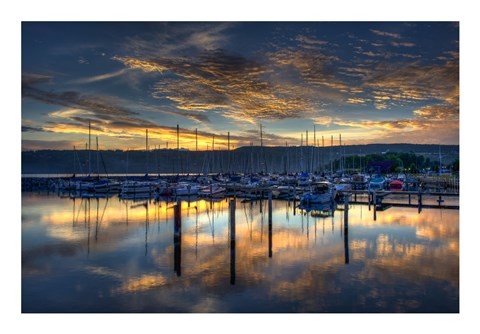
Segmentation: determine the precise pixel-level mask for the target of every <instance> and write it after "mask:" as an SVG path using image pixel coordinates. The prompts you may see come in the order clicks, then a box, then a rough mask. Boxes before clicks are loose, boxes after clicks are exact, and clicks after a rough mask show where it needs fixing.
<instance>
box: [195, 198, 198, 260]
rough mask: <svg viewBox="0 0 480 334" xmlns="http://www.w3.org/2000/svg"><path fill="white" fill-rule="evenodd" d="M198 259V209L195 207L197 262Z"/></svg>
mask: <svg viewBox="0 0 480 334" xmlns="http://www.w3.org/2000/svg"><path fill="white" fill-rule="evenodd" d="M197 258H198V208H197V206H195V260H196V259H197Z"/></svg>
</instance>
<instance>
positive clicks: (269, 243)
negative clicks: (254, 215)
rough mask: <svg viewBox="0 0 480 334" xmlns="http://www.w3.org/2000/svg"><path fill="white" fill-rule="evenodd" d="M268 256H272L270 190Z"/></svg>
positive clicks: (269, 196) (269, 195)
mask: <svg viewBox="0 0 480 334" xmlns="http://www.w3.org/2000/svg"><path fill="white" fill-rule="evenodd" d="M268 257H272V192H271V191H269V192H268Z"/></svg>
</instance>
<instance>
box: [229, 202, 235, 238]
mask: <svg viewBox="0 0 480 334" xmlns="http://www.w3.org/2000/svg"><path fill="white" fill-rule="evenodd" d="M229 207H230V240H233V241H235V209H236V201H235V200H234V199H231V200H230V203H229Z"/></svg>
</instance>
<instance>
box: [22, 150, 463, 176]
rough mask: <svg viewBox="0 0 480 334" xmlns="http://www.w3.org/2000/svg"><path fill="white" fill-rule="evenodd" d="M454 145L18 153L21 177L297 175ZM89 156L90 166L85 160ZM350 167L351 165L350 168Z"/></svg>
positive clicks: (446, 156) (445, 153)
mask: <svg viewBox="0 0 480 334" xmlns="http://www.w3.org/2000/svg"><path fill="white" fill-rule="evenodd" d="M459 151H460V149H459V146H458V145H423V144H422V145H419V144H369V145H346V146H342V147H340V146H333V147H330V146H326V147H312V146H302V147H299V146H293V147H263V148H262V147H259V146H248V147H240V148H237V149H235V150H231V151H226V150H222V151H220V150H219V151H215V152H212V151H198V152H195V151H187V150H180V151H177V150H174V149H170V150H167V149H161V150H151V151H149V152H146V151H141V150H138V151H122V150H107V151H100V152H98V153H97V152H96V151H93V150H92V151H91V152H90V154H89V153H88V151H87V150H77V151H73V150H63V151H56V150H40V151H23V152H22V174H72V173H77V174H80V173H87V172H88V171H89V170H90V172H91V173H92V174H97V172H100V173H101V174H105V172H106V173H108V174H125V173H129V174H131V173H136V174H137V173H141V174H144V173H149V174H157V173H207V172H208V173H217V172H239V173H244V172H261V171H266V172H284V171H289V172H298V171H301V170H307V169H308V170H321V166H322V165H323V166H327V165H328V164H330V161H331V160H338V159H339V158H340V157H342V154H343V156H351V155H360V156H364V155H366V154H374V153H378V154H382V153H385V152H398V153H403V152H406V153H409V152H410V153H415V154H416V155H423V156H424V157H425V158H429V159H430V160H431V161H438V160H439V157H440V154H439V153H441V159H442V162H443V163H444V164H449V163H450V162H452V161H454V160H456V159H458V158H459ZM89 155H90V162H89V161H88V157H89ZM354 167H355V166H354Z"/></svg>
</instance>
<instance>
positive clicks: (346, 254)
mask: <svg viewBox="0 0 480 334" xmlns="http://www.w3.org/2000/svg"><path fill="white" fill-rule="evenodd" d="M57 181H58V180H57ZM162 181H163V183H162V182H159V183H157V184H163V189H165V187H166V189H168V188H169V186H168V184H169V183H168V182H167V179H163V180H162ZM129 182H131V181H129ZM184 182H185V181H184ZM165 184H167V186H165ZM227 184H228V183H227ZM189 185H190V184H188V183H183V185H182V187H183V188H186V189H188V188H190V189H192V187H191V185H190V187H189ZM172 186H173V184H172ZM174 186H177V183H175V184H174ZM277 187H278V185H277ZM210 188H213V186H209V185H206V186H204V188H202V189H203V190H207V193H206V196H205V194H204V195H200V194H199V193H195V194H194V193H193V192H192V194H190V195H188V194H187V195H179V196H175V194H174V192H170V195H165V194H163V195H160V194H159V193H157V192H155V191H153V192H151V191H150V190H149V189H150V188H148V189H144V191H143V192H140V193H135V194H129V195H128V196H126V195H124V194H123V193H122V192H121V191H119V190H116V191H114V192H112V193H98V194H97V193H94V192H78V191H70V192H68V191H67V192H65V191H59V189H58V188H57V189H56V190H55V188H54V190H53V191H51V192H48V191H46V190H45V189H44V190H37V191H23V192H22V312H26V313H30V312H34V313H35V312H75V313H78V312H80V313H82V312H159V313H162V312H240V313H243V312H260V313H262V312H307V313H309V312H315V313H317V312H322V313H330V312H347V313H348V312H380V313H382V312H387V313H388V312H458V309H459V290H458V284H459V275H458V273H459V261H458V252H459V248H458V247H459V234H458V229H459V220H458V219H459V215H458V207H459V204H458V193H456V194H454V193H441V196H442V199H443V200H444V202H438V203H437V199H438V195H439V194H438V193H433V192H429V193H421V194H422V196H421V197H422V200H421V202H422V204H421V205H422V207H421V209H420V207H419V204H418V198H419V197H418V194H419V193H418V191H417V192H407V191H405V192H398V191H383V192H378V193H377V192H373V194H370V196H369V191H368V190H363V191H360V190H349V191H344V192H342V194H341V195H342V196H341V197H339V196H337V200H338V201H337V200H335V199H333V201H332V202H329V203H302V202H301V201H300V197H299V196H298V195H296V196H293V197H292V198H283V199H277V198H273V195H272V194H273V193H274V191H273V190H274V188H269V187H264V188H260V187H257V188H252V187H251V186H250V187H249V186H247V185H245V186H238V188H237V187H235V189H236V190H235V191H234V192H233V193H229V192H230V190H227V189H229V187H228V186H225V185H224V189H225V192H223V193H222V195H221V196H220V197H219V196H218V194H217V195H215V196H209V194H208V190H209V189H210ZM307 188H308V187H307ZM307 188H305V189H307ZM158 189H160V188H158ZM163 191H165V190H163ZM167 193H168V191H167ZM417 197H418V198H417ZM369 198H370V201H369V200H368V199H369ZM340 199H341V200H340ZM375 201H376V203H375ZM409 203H410V204H409ZM387 206H388V209H387ZM439 231H443V232H441V233H440V234H439ZM429 263H431V264H429ZM445 275H447V276H445ZM54 286H56V287H57V288H53V287H54ZM399 286H401V287H402V288H401V289H398V287H399ZM40 300H41V301H42V302H40Z"/></svg>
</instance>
